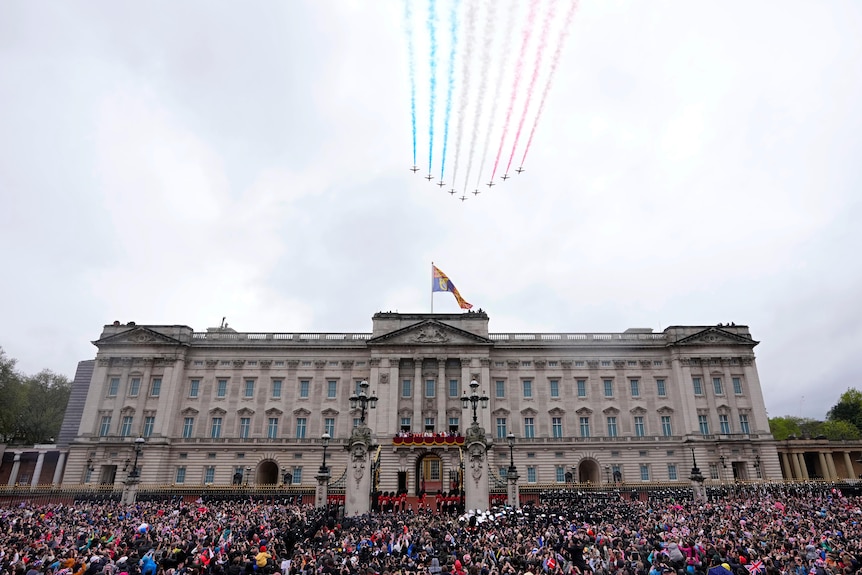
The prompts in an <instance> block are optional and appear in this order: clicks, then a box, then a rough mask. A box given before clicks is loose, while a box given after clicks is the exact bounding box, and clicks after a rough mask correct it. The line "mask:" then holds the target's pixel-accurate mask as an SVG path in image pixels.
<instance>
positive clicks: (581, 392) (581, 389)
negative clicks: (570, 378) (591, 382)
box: [577, 379, 587, 397]
mask: <svg viewBox="0 0 862 575" xmlns="http://www.w3.org/2000/svg"><path fill="white" fill-rule="evenodd" d="M577 385H578V397H586V396H587V380H586V379H579V380H578V382H577Z"/></svg>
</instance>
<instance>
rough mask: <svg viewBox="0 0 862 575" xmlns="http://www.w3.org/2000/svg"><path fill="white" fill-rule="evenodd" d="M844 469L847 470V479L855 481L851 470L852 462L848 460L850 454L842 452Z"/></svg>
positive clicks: (854, 474) (854, 473) (853, 471)
mask: <svg viewBox="0 0 862 575" xmlns="http://www.w3.org/2000/svg"><path fill="white" fill-rule="evenodd" d="M844 467H846V468H847V479H856V471H855V470H854V469H853V461H852V460H851V459H850V452H849V451H845V452H844Z"/></svg>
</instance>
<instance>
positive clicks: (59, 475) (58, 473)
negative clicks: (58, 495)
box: [51, 451, 66, 485]
mask: <svg viewBox="0 0 862 575" xmlns="http://www.w3.org/2000/svg"><path fill="white" fill-rule="evenodd" d="M65 465H66V452H65V451H61V452H60V456H59V457H58V458H57V467H55V468H54V478H53V479H52V480H51V483H52V484H53V485H60V482H61V481H62V479H63V467H64V466H65Z"/></svg>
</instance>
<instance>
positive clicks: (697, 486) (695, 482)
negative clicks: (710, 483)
mask: <svg viewBox="0 0 862 575" xmlns="http://www.w3.org/2000/svg"><path fill="white" fill-rule="evenodd" d="M689 449H690V450H691V474H690V475H689V476H688V478H689V480H690V481H691V488H692V491H693V494H694V501H695V503H702V502H705V501H706V490H705V489H704V488H703V481H704V477H703V473H701V472H700V469H698V467H697V459H695V456H694V447H693V446H689Z"/></svg>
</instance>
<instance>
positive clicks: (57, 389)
mask: <svg viewBox="0 0 862 575" xmlns="http://www.w3.org/2000/svg"><path fill="white" fill-rule="evenodd" d="M24 386H25V394H26V403H25V407H24V410H23V411H22V413H21V420H20V421H19V423H18V429H19V439H21V440H22V441H23V442H24V443H44V442H47V441H50V440H51V438H55V437H57V434H58V433H59V432H60V426H61V425H62V424H63V416H64V415H65V413H66V405H67V404H68V403H69V394H70V392H71V391H72V385H71V383H69V379H68V378H67V377H66V376H64V375H58V374H56V373H54V372H52V371H49V370H42V371H40V372H39V373H37V374H36V375H34V376H32V377H28V378H26V380H25V383H24Z"/></svg>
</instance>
